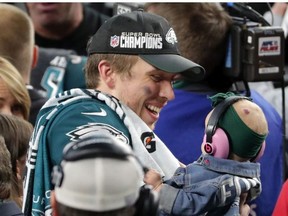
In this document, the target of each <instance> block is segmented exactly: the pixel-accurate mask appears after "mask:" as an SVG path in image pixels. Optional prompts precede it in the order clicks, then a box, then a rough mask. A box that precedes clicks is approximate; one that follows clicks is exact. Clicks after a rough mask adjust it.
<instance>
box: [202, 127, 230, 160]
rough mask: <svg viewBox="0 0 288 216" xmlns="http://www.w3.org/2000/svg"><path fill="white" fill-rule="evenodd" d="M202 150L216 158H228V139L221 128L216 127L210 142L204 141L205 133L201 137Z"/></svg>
mask: <svg viewBox="0 0 288 216" xmlns="http://www.w3.org/2000/svg"><path fill="white" fill-rule="evenodd" d="M202 151H204V152H206V153H207V154H211V155H213V156H214V157H217V158H224V159H226V158H228V155H229V140H228V137H227V136H226V134H225V132H224V131H223V130H222V129H221V128H217V129H216V131H215V133H214V135H213V137H212V143H211V144H209V143H206V134H205V135H204V137H203V143H202Z"/></svg>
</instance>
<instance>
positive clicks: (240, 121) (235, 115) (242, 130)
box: [202, 92, 268, 161]
mask: <svg viewBox="0 0 288 216" xmlns="http://www.w3.org/2000/svg"><path fill="white" fill-rule="evenodd" d="M211 100H212V104H213V106H214V109H213V110H212V111H211V112H209V113H208V115H207V117H206V119H205V126H206V131H205V136H204V139H203V144H202V152H203V153H210V154H212V155H214V156H215V157H222V158H223V157H224V158H229V159H234V160H239V161H245V160H250V159H254V158H256V157H257V159H259V156H261V155H262V154H263V150H264V147H265V146H263V145H265V138H266V136H267V134H268V125H267V121H266V118H265V115H264V113H263V111H262V109H261V108H260V107H259V106H258V105H257V104H255V103H254V102H252V100H251V99H250V98H247V97H243V96H236V95H234V94H233V93H231V92H228V93H227V94H223V93H219V94H216V95H214V96H212V97H211ZM207 143H208V144H207ZM209 143H210V144H209Z"/></svg>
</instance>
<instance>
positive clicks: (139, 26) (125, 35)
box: [87, 10, 205, 81]
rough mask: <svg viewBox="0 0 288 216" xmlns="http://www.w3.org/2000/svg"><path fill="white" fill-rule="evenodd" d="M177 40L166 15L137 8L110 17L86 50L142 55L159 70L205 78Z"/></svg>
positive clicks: (200, 69) (192, 79) (198, 66)
mask: <svg viewBox="0 0 288 216" xmlns="http://www.w3.org/2000/svg"><path fill="white" fill-rule="evenodd" d="M177 43H178V41H177V37H176V34H175V32H174V30H173V28H172V27H171V26H170V25H169V23H168V21H167V20H166V19H165V18H163V17H161V16H159V15H156V14H152V13H147V12H143V11H140V10H137V11H133V12H129V13H124V14H120V15H116V16H114V17H112V18H110V19H108V20H107V21H106V22H105V23H104V24H103V25H102V26H101V27H100V28H99V30H98V31H97V32H96V33H95V35H94V36H93V37H92V39H91V41H90V42H89V44H88V48H87V51H88V55H91V54H94V53H106V54H109V53H113V54H127V55H139V56H140V57H141V58H142V59H143V60H144V61H146V62H147V63H149V64H151V65H153V66H154V67H156V68H158V69H160V70H163V71H166V72H170V73H180V72H184V75H185V77H187V78H188V79H189V80H191V81H200V80H202V79H203V77H204V74H205V70H204V68H203V67H201V66H200V65H198V64H196V63H194V62H193V61H191V60H189V59H186V58H184V57H182V56H181V55H180V53H179V50H178V47H177Z"/></svg>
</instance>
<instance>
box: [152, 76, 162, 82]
mask: <svg viewBox="0 0 288 216" xmlns="http://www.w3.org/2000/svg"><path fill="white" fill-rule="evenodd" d="M151 78H152V80H154V81H155V82H160V81H161V80H162V79H161V77H159V76H155V75H152V76H151Z"/></svg>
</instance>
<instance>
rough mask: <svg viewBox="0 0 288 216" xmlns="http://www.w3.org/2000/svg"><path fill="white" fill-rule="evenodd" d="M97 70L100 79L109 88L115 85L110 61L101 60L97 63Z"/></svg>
mask: <svg viewBox="0 0 288 216" xmlns="http://www.w3.org/2000/svg"><path fill="white" fill-rule="evenodd" d="M98 71H99V75H100V77H101V79H102V81H103V82H104V83H105V84H106V86H108V87H109V88H111V89H112V88H114V86H115V72H114V71H113V69H112V67H111V64H110V62H108V61H106V60H102V61H100V62H99V64H98Z"/></svg>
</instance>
